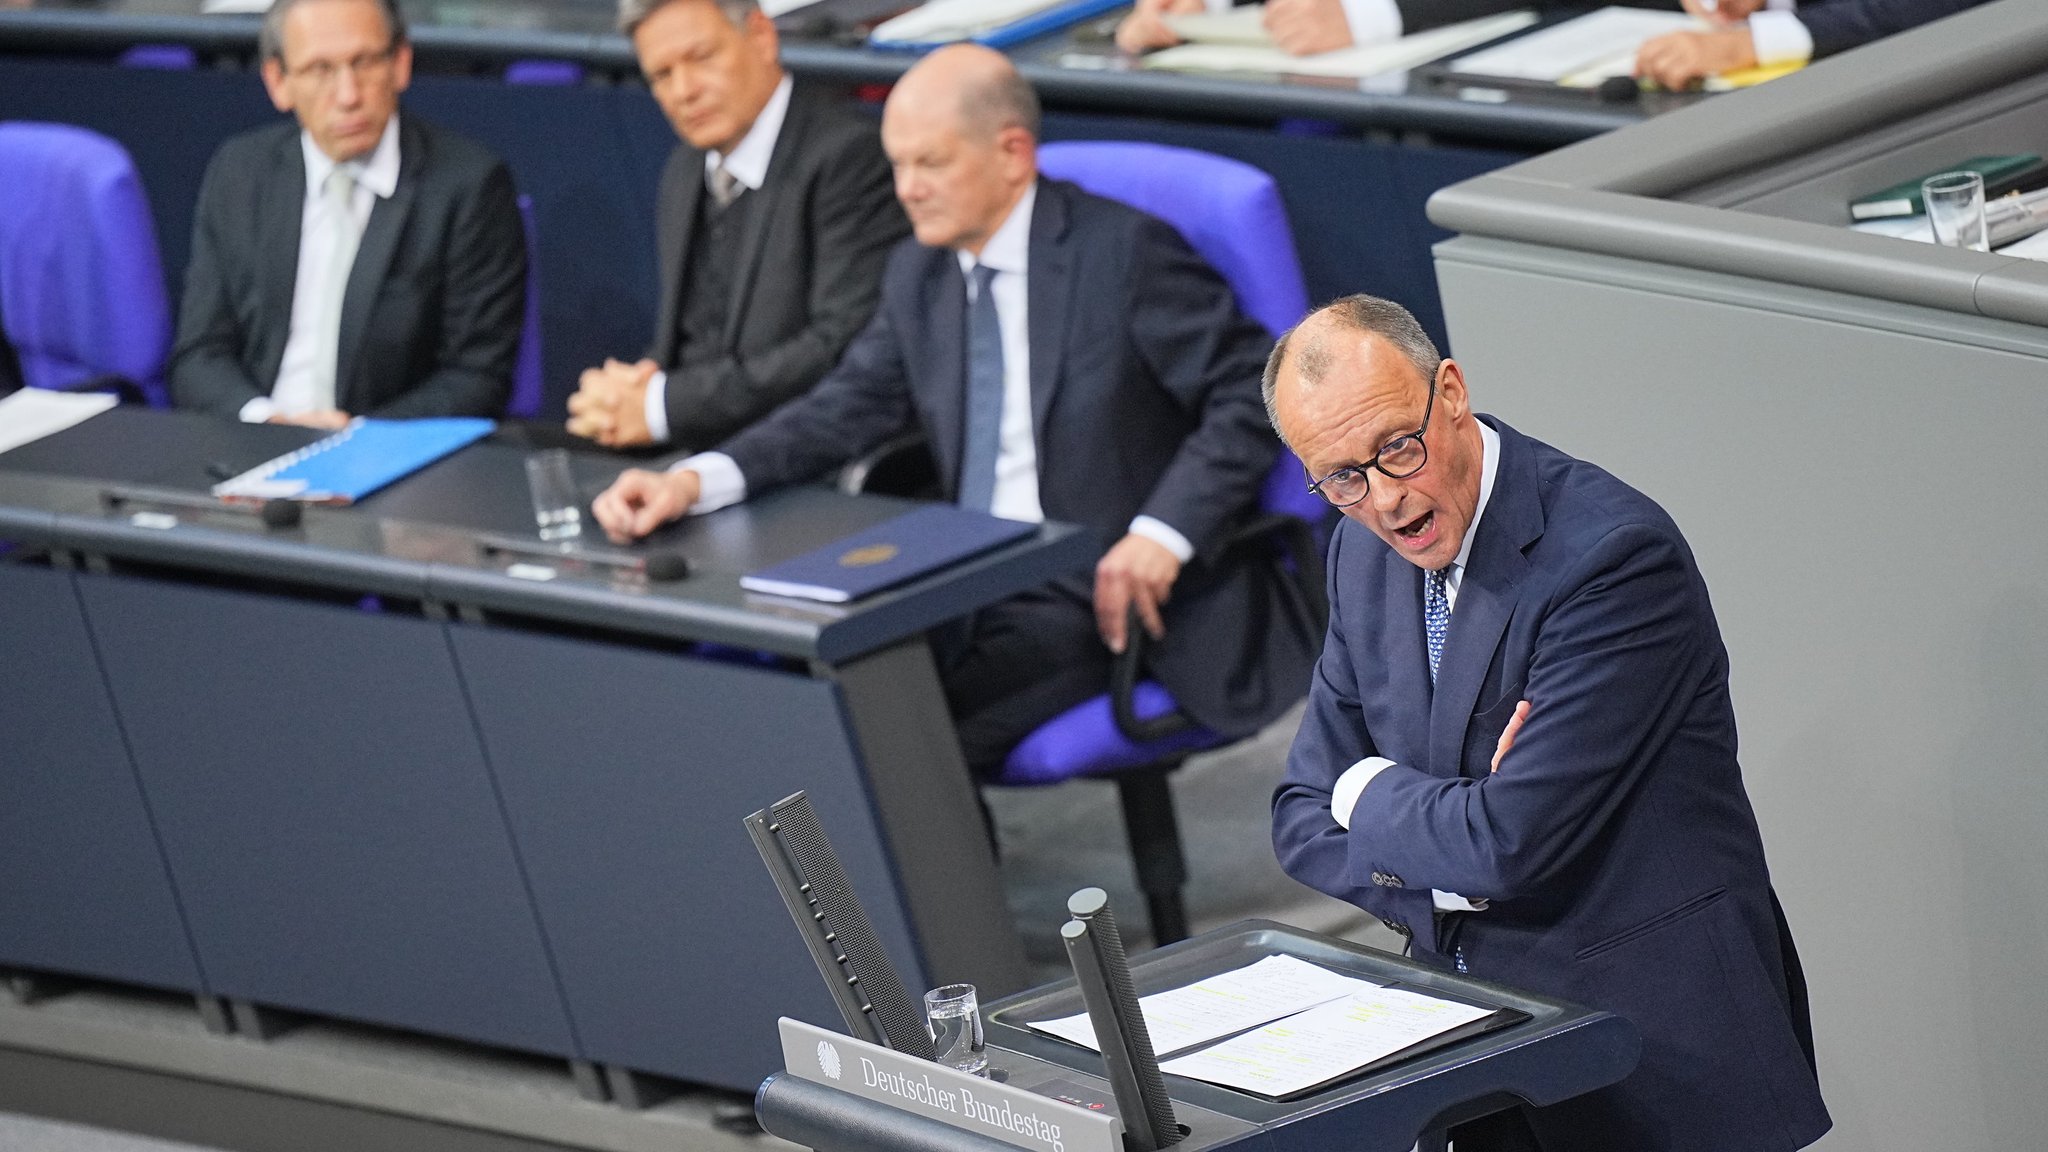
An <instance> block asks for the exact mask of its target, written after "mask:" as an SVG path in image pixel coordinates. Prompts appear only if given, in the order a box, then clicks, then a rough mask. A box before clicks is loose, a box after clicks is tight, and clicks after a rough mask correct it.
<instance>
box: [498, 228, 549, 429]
mask: <svg viewBox="0 0 2048 1152" xmlns="http://www.w3.org/2000/svg"><path fill="white" fill-rule="evenodd" d="M519 227H520V230H521V231H522V232H523V233H524V234H525V236H526V320H525V323H524V324H522V325H521V326H520V330H519V357H518V359H516V360H514V361H513V362H512V399H511V400H510V401H508V402H507V403H506V405H505V414H506V415H508V416H518V417H521V418H523V419H532V418H533V417H535V416H538V415H540V401H541V390H542V384H543V372H542V366H541V357H540V239H539V234H538V233H537V232H535V231H534V227H533V197H531V196H527V195H525V194H523V193H522V194H521V195H520V197H519Z"/></svg>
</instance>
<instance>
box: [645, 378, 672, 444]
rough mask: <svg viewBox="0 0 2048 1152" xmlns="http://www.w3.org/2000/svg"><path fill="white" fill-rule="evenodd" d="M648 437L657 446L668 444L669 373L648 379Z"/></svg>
mask: <svg viewBox="0 0 2048 1152" xmlns="http://www.w3.org/2000/svg"><path fill="white" fill-rule="evenodd" d="M645 411H646V413H647V435H648V437H649V438H650V439H652V440H653V441H654V442H655V443H656V444H666V443H668V373H666V372H656V373H655V374H654V375H652V376H649V377H648V378H647V404H646V409H645Z"/></svg>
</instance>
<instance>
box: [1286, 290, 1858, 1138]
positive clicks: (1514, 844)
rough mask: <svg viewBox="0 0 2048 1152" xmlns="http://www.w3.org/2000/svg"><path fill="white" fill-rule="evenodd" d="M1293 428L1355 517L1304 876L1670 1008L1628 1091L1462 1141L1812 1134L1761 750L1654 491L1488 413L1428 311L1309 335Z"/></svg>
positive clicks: (1501, 966)
mask: <svg viewBox="0 0 2048 1152" xmlns="http://www.w3.org/2000/svg"><path fill="white" fill-rule="evenodd" d="M1266 398H1267V407H1268V411H1269V412H1270V413H1271V414H1272V416H1273V419H1274V426H1275V427H1276V428H1277V429H1278V430H1279V432H1280V434H1281V436H1282V437H1283V438H1284V439H1285V440H1286V441H1287V443H1288V444H1289V445H1290V446H1291V447H1292V448H1293V449H1294V451H1295V453H1296V454H1297V455H1298V456H1300V457H1301V459H1302V461H1303V462H1304V463H1305V464H1306V465H1307V467H1308V468H1309V470H1310V473H1311V475H1312V476H1313V477H1314V483H1315V486H1316V490H1317V491H1318V492H1320V493H1321V494H1322V496H1323V497H1324V498H1325V499H1327V500H1328V501H1329V502H1330V503H1331V504H1333V505H1335V506H1337V507H1339V508H1341V509H1343V512H1344V515H1345V517H1346V522H1344V523H1342V524H1341V525H1340V527H1339V528H1338V531H1337V534H1336V536H1335V538H1334V539H1333V540H1332V542H1331V548H1330V600H1331V604H1330V628H1329V633H1328V635H1327V636H1326V638H1325V640H1324V649H1323V655H1322V658H1321V660H1320V661H1319V663H1318V664H1317V667H1316V673H1315V677H1314V679H1313V681H1312V683H1311V687H1310V695H1309V706H1308V712H1307V714H1306V715H1305V717H1304V718H1303V720H1302V726H1301V732H1300V734H1299V735H1298V736H1297V737H1296V739H1295V743H1294V748H1293V751H1292V753H1291V755H1290V757H1289V762H1288V769H1287V775H1286V778H1285V779H1284V780H1283V782H1282V783H1281V786H1280V788H1279V790H1278V791H1277V793H1276V794H1275V796H1274V803H1273V840H1274V846H1275V849H1276V851H1277V852H1278V854H1279V857H1280V861H1281V864H1282V865H1283V866H1284V867H1285V868H1286V869H1287V871H1288V872H1289V874H1291V875H1293V876H1294V877H1295V878H1296V879H1298V880H1300V881H1302V882H1303V883H1305V884H1308V885H1310V886H1311V887H1314V888H1317V889H1320V890H1321V891H1323V892H1326V893H1329V894H1330V895H1332V896H1336V897H1338V898H1340V899H1344V900H1348V901H1350V902H1352V903H1354V904H1357V905H1359V906H1360V907H1362V908H1364V909H1366V910H1367V911H1369V912H1372V913H1373V914H1375V915H1377V916H1379V917H1380V918H1381V919H1382V920H1383V921H1385V922H1386V923H1387V925H1388V926H1389V927H1391V928H1393V929H1395V930H1396V931H1399V932H1401V933H1402V934H1403V935H1406V936H1408V937H1409V940H1410V943H1411V945H1412V951H1413V955H1414V956H1415V957H1416V958H1417V959H1421V960H1424V961H1427V962H1431V963H1435V964H1439V965H1442V966H1444V967H1447V968H1455V969H1456V970H1457V971H1460V972H1469V973H1470V974H1471V975H1473V976H1477V977H1482V978H1485V979H1490V980H1498V981H1500V982H1502V983H1505V984H1510V985H1515V986H1518V987H1523V988H1528V989H1531V990H1534V991H1537V992H1540V993H1543V994H1546V995H1552V996H1556V997H1559V998H1562V999H1566V1000H1571V1001H1576V1002H1578V1003H1582V1004H1587V1005H1590V1006H1592V1007H1596V1008H1602V1009H1605V1010H1607V1011H1610V1012H1613V1013H1615V1014H1617V1015H1619V1016H1622V1017H1625V1018H1627V1019H1628V1020H1630V1021H1631V1022H1633V1023H1634V1024H1635V1025H1636V1027H1637V1028H1638V1029H1639V1030H1640V1031H1641V1033H1642V1038H1643V1049H1642V1058H1641V1060H1640V1062H1639V1063H1638V1064H1637V1066H1636V1069H1635V1071H1634V1072H1633V1073H1631V1074H1630V1075H1629V1076H1628V1077H1627V1078H1626V1079H1624V1080H1623V1081H1621V1082H1620V1083H1619V1084H1616V1085H1614V1086H1612V1087H1609V1088H1606V1089H1602V1090H1601V1091H1598V1092H1594V1093H1591V1094H1588V1095H1586V1096H1582V1097H1579V1098H1577V1099H1574V1100H1570V1101H1566V1102H1564V1103H1562V1104H1557V1105H1553V1106H1551V1107H1547V1108H1518V1109H1513V1110H1510V1111H1508V1112H1504V1113H1499V1114H1496V1115H1495V1116H1491V1117H1488V1118H1486V1119H1484V1120H1481V1121H1478V1122H1475V1123H1474V1124H1471V1125H1467V1126H1465V1127H1463V1128H1460V1129H1457V1130H1455V1131H1454V1132H1453V1133H1452V1137H1453V1139H1454V1141H1455V1143H1456V1146H1457V1149H1458V1152H1494V1150H1515V1152H1520V1150H1525V1149H1539V1150H1542V1152H1607V1150H1612V1152H1736V1150H1738V1149H1739V1150H1741V1152H1790V1150H1791V1149H1795V1148H1801V1147H1804V1146H1806V1145H1807V1144H1810V1143H1812V1142H1813V1141H1814V1140H1817V1139H1819V1138H1820V1136H1821V1134H1822V1133H1824V1132H1826V1131H1827V1129H1828V1127H1829V1124H1830V1121H1829V1118H1828V1114H1827V1109H1826V1106H1825V1105H1824V1104H1823V1103H1822V1101H1821V1098H1820V1089H1819V1085H1818V1083H1817V1081H1816V1078H1815V1073H1814V1065H1813V1045H1812V1034H1811V1027H1810V1024H1809V1021H1808V1017H1807V1009H1806V989H1805V982H1804V978H1803V977H1802V975H1801V973H1800V969H1799V961H1798V956H1797V954H1796V952H1795V951H1794V950H1793V946H1792V937H1791V933H1790V930H1789V929H1788V928H1787V926H1786V924H1785V920H1784V916H1783V913H1782V912H1781V910H1780V909H1779V907H1778V902H1777V898H1776V896H1775V895H1774V894H1773V892H1772V890H1771V884H1770V875H1769V872H1768V870H1767V869H1766V868H1765V865H1764V854H1763V843H1762V840H1761V838H1760V837H1759V835H1758V832H1757V826H1756V819H1755V816H1754V815H1753V814H1752V813H1751V811H1750V806H1749V799H1748V797H1747V795H1746V794H1745V793H1744V791H1743V787H1742V776H1741V770H1740V768H1739V767H1738V766H1737V764H1736V759H1735V717H1734V713H1733V710H1732V708H1731V705H1730V703H1729V696H1728V657H1727V653H1726V651H1725V649H1724V648H1723V647H1722V643H1721V636H1720V632H1719V629H1718V627H1717V626H1716V624H1715V622H1714V612H1713V608H1712V606H1711V605H1710V604H1709V603H1708V599H1707V589H1706V585H1705V583H1704V582H1703V581H1702V579H1701V577H1700V574H1699V571H1698V569H1697V568H1696V567H1695V565H1694V563H1693V558H1692V553H1691V551H1690V550H1689V549H1688V548H1687V546H1686V543H1685V539H1684V537H1683V536H1681V535H1680V534H1679V531H1678V528H1677V526H1676V525H1675V524H1673V523H1672V522H1671V520H1670V518H1669V517H1667V516H1666V515H1665V514H1664V512H1663V510H1662V509H1660V508H1659V507H1657V505H1656V504H1655V503H1653V502H1652V501H1651V500H1649V498H1647V497H1645V496H1643V495H1642V494H1641V493H1639V492H1636V491H1634V490H1633V489H1631V488H1629V487H1628V486H1627V485H1625V484H1623V483H1622V482H1621V481H1619V480H1617V479H1615V478H1614V477H1613V476H1611V475H1609V474H1608V473H1606V472H1604V471H1602V470H1601V469H1599V468H1597V467H1595V466H1593V465H1591V464H1587V463H1584V462H1582V461H1579V460H1574V459H1572V458H1571V457H1569V456H1566V455H1565V454H1564V453H1562V452H1559V451H1558V450H1557V449H1555V448H1552V447H1550V446H1548V445H1546V444H1542V443H1539V442H1538V441H1535V440H1531V439H1530V438H1528V437H1526V436H1524V435H1522V434H1521V433H1519V432H1517V431H1515V430H1514V429H1513V428H1510V427H1508V426H1507V425H1506V424H1504V423H1502V422H1501V421H1499V420H1496V419H1494V418H1492V417H1479V416H1477V415H1475V414H1474V413H1473V411H1472V407H1471V401H1470V397H1469V396H1468V394H1467V393H1466V390H1465V381H1464V376H1463V373H1462V371H1461V370H1460V369H1459V367H1458V365H1457V363H1456V362H1454V361H1451V360H1443V359H1441V358H1440V357H1439V355H1438V353H1437V350H1436V348H1435V346H1434V345H1433V344H1431V342H1430V340H1429V337H1428V336H1427V335H1426V334H1424V333H1423V331H1422V330H1421V328H1420V327H1418V326H1417V325H1416V323H1415V320H1414V318H1413V317H1412V316H1410V315H1409V314H1408V313H1407V312H1406V311H1405V310H1403V309H1402V308H1401V307H1400V306H1399V305H1397V304H1392V303H1389V302H1387V301H1384V300H1376V299H1373V298H1371V297H1365V296H1354V297H1350V298H1347V299H1344V300H1340V301H1338V302H1336V303H1335V304H1332V305H1330V306H1328V307H1327V308H1324V309H1323V310H1321V311H1319V312H1317V313H1315V314H1313V315H1311V316H1310V317H1309V318H1308V319H1307V320H1306V321H1304V322H1303V323H1302V324H1301V326H1300V327H1298V328H1297V329H1295V331H1293V332H1292V333H1290V334H1288V336H1286V337H1284V338H1283V339H1282V341H1281V343H1280V345H1279V347H1278V348H1276V349H1275V351H1274V353H1273V357H1272V359H1271V361H1270V362H1269V364H1268V367H1267V371H1266Z"/></svg>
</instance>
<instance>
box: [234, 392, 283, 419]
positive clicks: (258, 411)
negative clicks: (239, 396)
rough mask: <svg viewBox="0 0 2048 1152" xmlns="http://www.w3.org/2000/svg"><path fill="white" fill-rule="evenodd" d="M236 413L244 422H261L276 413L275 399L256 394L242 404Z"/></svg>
mask: <svg viewBox="0 0 2048 1152" xmlns="http://www.w3.org/2000/svg"><path fill="white" fill-rule="evenodd" d="M236 415H238V416H240V417H241V418H242V423H244V424H261V423H263V422H264V421H266V420H268V419H270V418H271V417H272V416H275V415H277V401H275V400H272V399H271V398H270V397H268V396H257V397H255V398H253V399H251V400H250V401H249V402H248V403H247V404H244V405H242V410H241V411H240V412H239V413H236Z"/></svg>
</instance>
